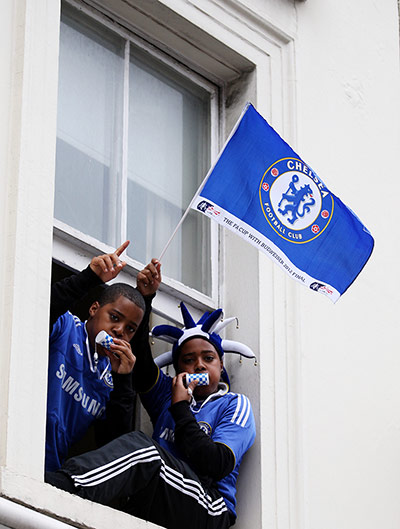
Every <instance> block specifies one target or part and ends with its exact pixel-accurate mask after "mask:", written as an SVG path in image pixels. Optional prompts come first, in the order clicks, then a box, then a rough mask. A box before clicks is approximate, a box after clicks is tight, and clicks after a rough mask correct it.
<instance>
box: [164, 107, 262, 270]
mask: <svg viewBox="0 0 400 529" xmlns="http://www.w3.org/2000/svg"><path fill="white" fill-rule="evenodd" d="M250 104H251V103H246V105H245V107H244V109H243V110H242V113H241V114H240V117H239V119H238V120H237V122H236V124H235V126H234V127H233V129H232V131H231V133H230V134H229V136H228V138H227V139H226V141H225V143H224V146H223V147H222V149H221V150H220V152H219V154H218V156H217V159H216V160H215V162H214V163H213V165H212V166H211V167H210V169H209V171H208V173H207V174H206V176H205V178H204V180H203V181H202V183H201V184H200V187H199V188H198V190H197V191H196V193H195V194H194V196H193V198H192V200H191V201H190V204H189V205H188V207H187V209H186V211H185V213H184V214H183V215H182V218H181V219H180V221H179V222H178V224H177V226H176V228H175V229H174V231H173V232H172V235H171V237H170V238H169V239H168V241H167V243H166V245H165V246H164V248H163V250H162V252H161V254H160V257H159V258H158V260H159V261H160V262H161V259H162V258H163V257H164V254H165V252H166V251H167V248H168V246H169V245H170V244H171V242H172V239H173V238H174V237H175V235H176V233H177V231H178V230H179V228H180V227H181V225H182V223H183V221H184V220H185V218H186V217H187V214H188V213H189V211H190V210H191V208H192V205H193V203H194V201H195V200H196V198H197V197H198V196H199V194H200V193H201V191H202V189H203V187H204V186H205V185H206V182H207V180H208V177H209V176H210V174H211V173H212V171H213V170H214V167H215V166H216V164H217V162H218V160H219V158H220V156H221V154H222V152H223V151H224V149H225V147H226V145H227V143H228V142H229V140H230V139H231V137H232V136H233V135H234V134H235V132H236V129H237V128H238V126H239V123H240V122H241V120H242V117H243V116H244V114H245V113H246V110H247V108H248V107H249V105H250Z"/></svg>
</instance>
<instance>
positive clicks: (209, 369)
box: [178, 338, 223, 399]
mask: <svg viewBox="0 0 400 529" xmlns="http://www.w3.org/2000/svg"><path fill="white" fill-rule="evenodd" d="M222 368H223V363H222V360H221V359H220V357H219V355H218V353H217V351H216V349H215V347H214V346H213V345H212V344H211V343H210V342H208V341H207V340H203V338H192V339H191V340H188V341H187V342H185V343H184V344H183V345H182V346H181V348H180V353H179V357H178V371H179V373H182V372H185V373H189V374H191V373H208V376H209V380H210V383H209V385H208V386H196V387H195V389H194V396H195V398H197V399H199V398H205V397H208V395H211V393H215V391H217V388H218V383H219V381H220V378H221V371H222Z"/></svg>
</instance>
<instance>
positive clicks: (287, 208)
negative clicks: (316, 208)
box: [278, 175, 315, 224]
mask: <svg viewBox="0 0 400 529" xmlns="http://www.w3.org/2000/svg"><path fill="white" fill-rule="evenodd" d="M298 181H299V177H298V176H297V175H293V177H292V181H291V182H290V183H289V187H288V189H287V191H286V192H285V193H282V197H281V199H280V201H279V204H278V211H279V213H281V215H289V213H290V214H291V215H292V216H291V218H288V219H287V220H288V222H290V223H291V224H294V223H295V222H296V220H298V218H299V217H304V215H305V214H306V213H309V212H310V211H311V208H312V206H313V205H314V204H315V200H314V198H313V196H312V189H311V187H310V184H305V185H304V186H301V187H300V189H297V187H296V183H297V182H298ZM307 197H309V198H308V202H307V201H306V200H307ZM283 202H286V204H285V205H284V207H283V208H281V206H282V203H283Z"/></svg>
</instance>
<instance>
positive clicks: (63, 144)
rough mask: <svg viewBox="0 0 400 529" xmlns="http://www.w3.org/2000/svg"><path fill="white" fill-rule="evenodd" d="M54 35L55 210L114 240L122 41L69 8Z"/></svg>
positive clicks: (92, 233) (100, 237) (90, 231)
mask: <svg viewBox="0 0 400 529" xmlns="http://www.w3.org/2000/svg"><path fill="white" fill-rule="evenodd" d="M60 39H61V40H60V63H59V94H58V117H57V157H56V193H55V215H56V217H57V218H58V219H59V220H61V221H63V222H65V223H66V224H68V225H70V226H72V227H73V228H76V229H78V230H80V231H82V232H83V233H86V234H88V235H90V236H92V237H95V238H96V239H98V240H100V241H103V242H105V243H107V244H110V245H115V244H116V235H117V230H118V226H117V221H118V215H116V210H117V203H118V195H117V193H118V187H119V186H118V182H119V181H120V178H121V155H122V152H121V139H122V136H121V134H122V101H123V91H122V88H123V71H124V60H123V50H124V41H123V40H122V39H120V38H118V37H116V36H115V35H113V34H111V33H109V32H107V31H105V30H104V28H103V27H99V26H98V25H96V24H93V23H92V22H91V23H90V24H88V23H86V20H85V18H82V17H81V18H80V20H79V21H77V20H76V19H75V17H74V15H73V11H72V10H70V9H68V10H67V11H65V10H64V11H63V17H62V21H61V36H60Z"/></svg>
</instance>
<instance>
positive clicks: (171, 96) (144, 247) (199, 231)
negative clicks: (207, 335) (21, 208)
mask: <svg viewBox="0 0 400 529" xmlns="http://www.w3.org/2000/svg"><path fill="white" fill-rule="evenodd" d="M209 99H210V96H209V94H208V93H207V92H206V91H205V90H202V89H200V88H199V87H198V86H196V85H195V84H194V83H191V82H189V81H188V80H187V79H185V78H184V77H183V76H180V75H178V74H177V73H176V72H174V71H172V70H169V69H167V68H166V67H165V66H164V65H161V64H160V63H158V62H156V61H154V60H152V59H150V58H149V57H148V56H146V55H145V54H143V53H141V52H139V51H138V50H135V49H132V51H131V61H130V78H129V101H130V105H129V140H128V142H129V149H128V216H127V217H128V220H127V222H128V226H127V232H128V238H130V239H131V240H132V242H133V244H132V245H131V246H130V247H129V249H128V251H129V252H131V255H132V257H134V258H135V259H137V260H139V261H141V262H143V263H147V262H148V261H149V260H150V259H151V257H158V256H159V254H160V252H161V251H162V249H163V247H164V245H165V243H166V242H167V240H168V239H169V237H170V235H171V233H172V232H173V230H174V228H175V227H176V225H177V224H178V222H179V220H180V218H181V217H182V215H183V213H184V210H185V209H186V207H187V206H188V204H189V202H190V200H191V199H192V197H193V195H194V193H195V191H196V190H197V188H198V185H199V184H200V182H201V181H202V179H203V178H204V176H205V174H206V171H207V169H208V165H209V158H210V156H209V143H210V139H209V114H210V103H209ZM163 272H164V274H165V275H168V276H169V277H172V278H174V279H177V280H179V281H181V282H183V283H185V284H187V285H190V286H191V287H193V288H196V289H197V290H200V291H202V292H204V293H206V294H210V290H211V280H210V226H209V220H208V219H207V218H205V217H204V216H203V215H200V214H198V213H196V212H192V213H190V214H189V215H188V217H187V218H186V220H185V221H184V223H183V226H182V228H181V229H180V230H179V232H178V233H177V235H176V236H175V238H174V240H173V242H172V243H171V246H170V247H169V248H168V250H167V253H166V254H165V257H164V258H163Z"/></svg>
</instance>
